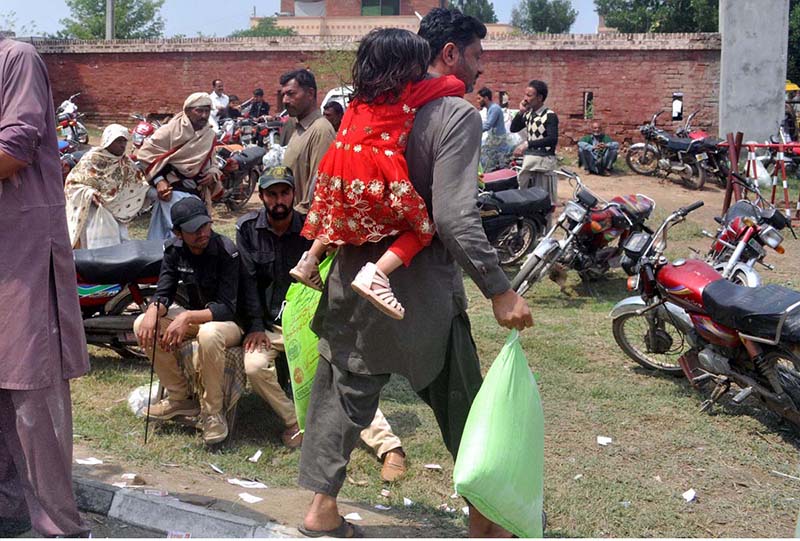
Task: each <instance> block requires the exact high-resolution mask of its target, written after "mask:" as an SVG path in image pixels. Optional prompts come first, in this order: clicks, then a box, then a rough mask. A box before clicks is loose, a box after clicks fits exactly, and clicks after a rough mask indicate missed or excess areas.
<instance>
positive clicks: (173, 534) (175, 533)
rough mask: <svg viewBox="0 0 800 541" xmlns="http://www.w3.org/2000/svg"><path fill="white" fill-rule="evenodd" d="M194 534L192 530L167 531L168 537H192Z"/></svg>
mask: <svg viewBox="0 0 800 541" xmlns="http://www.w3.org/2000/svg"><path fill="white" fill-rule="evenodd" d="M191 537H192V534H191V533H190V532H178V531H172V532H168V533H167V539H190V538H191Z"/></svg>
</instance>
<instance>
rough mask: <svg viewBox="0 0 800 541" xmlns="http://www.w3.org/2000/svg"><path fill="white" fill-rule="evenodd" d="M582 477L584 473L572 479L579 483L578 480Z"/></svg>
mask: <svg viewBox="0 0 800 541" xmlns="http://www.w3.org/2000/svg"><path fill="white" fill-rule="evenodd" d="M581 477H583V474H582V473H579V474H578V475H576V476H575V477H573V478H572V479H573V480H574V481H577V480H578V479H580V478H581Z"/></svg>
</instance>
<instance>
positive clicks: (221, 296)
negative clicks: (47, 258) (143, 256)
mask: <svg viewBox="0 0 800 541" xmlns="http://www.w3.org/2000/svg"><path fill="white" fill-rule="evenodd" d="M179 282H182V283H183V284H184V286H185V288H186V291H187V293H188V297H189V299H188V301H189V302H188V303H187V304H188V305H187V306H183V307H181V306H172V303H173V301H174V300H175V294H176V292H177V289H178V283H179ZM238 282H239V252H238V250H237V249H236V245H235V244H234V243H233V242H232V241H231V240H230V239H228V238H226V237H224V236H222V235H220V234H218V233H215V232H213V231H212V233H211V238H210V240H209V242H208V246H206V248H205V250H204V251H203V253H202V254H200V255H195V254H192V253H191V252H190V251H189V249H188V248H187V247H185V246H184V245H183V242H182V241H181V240H180V239H178V238H172V239H169V240H167V241H166V242H165V243H164V259H163V261H162V263H161V273H160V275H159V278H158V287H157V289H156V294H155V296H154V297H153V301H154V302H158V303H159V304H162V305H164V306H166V307H167V308H168V312H167V315H166V316H163V317H161V318H159V329H160V333H161V332H163V331H164V330H166V328H167V326H169V324H170V323H171V322H172V320H173V319H175V317H176V316H177V315H178V314H180V313H181V312H184V311H186V310H205V309H208V310H210V311H211V314H212V320H211V321H209V322H207V323H203V324H201V325H191V326H190V327H189V331H188V332H187V334H186V336H185V340H187V341H188V340H197V343H198V348H197V355H195V356H194V357H193V362H194V364H195V370H196V371H197V373H198V374H199V376H200V378H201V381H202V382H203V396H201V397H199V399H200V406H201V409H202V413H203V415H204V417H208V416H210V415H218V414H224V412H223V411H222V403H223V382H224V373H225V349H226V348H228V347H232V346H237V345H239V344H240V343H241V340H242V330H241V328H240V327H239V325H237V324H236V322H235V319H236V295H237V287H238ZM143 319H144V314H142V315H141V316H139V317H138V318H137V319H136V323H135V324H134V332H136V333H137V335H138V330H139V327H140V325H141V324H142V320H143ZM184 343H185V342H184ZM179 347H180V346H179ZM176 349H177V348H176ZM154 362H155V371H156V373H157V374H158V378H159V380H160V381H161V384H162V385H163V386H164V387H165V388H166V389H167V390H168V391H169V400H170V401H173V402H180V401H185V400H188V399H189V398H191V397H190V396H189V383H188V380H187V379H186V376H185V375H184V373H183V371H182V370H181V368H180V365H179V364H178V361H177V358H176V357H175V351H174V350H173V351H166V350H163V349H162V348H161V346H160V345H158V344H157V346H156V351H155V361H154Z"/></svg>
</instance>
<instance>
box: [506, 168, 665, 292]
mask: <svg viewBox="0 0 800 541" xmlns="http://www.w3.org/2000/svg"><path fill="white" fill-rule="evenodd" d="M557 173H558V174H559V175H561V176H564V177H567V178H568V179H570V180H574V181H575V183H576V187H575V192H574V196H573V199H572V200H571V201H567V203H566V205H565V206H564V210H563V212H562V213H561V215H560V216H559V217H558V219H557V220H556V223H555V224H553V226H552V227H551V228H550V230H549V231H548V232H547V234H546V235H545V236H544V237H543V238H542V239H541V240H540V241H539V244H538V245H537V246H536V248H535V249H534V250H533V252H531V254H530V255H529V256H528V258H527V259H526V260H525V263H524V264H523V265H522V268H521V269H520V270H519V272H518V273H517V275H516V276H515V277H514V279H513V280H512V281H511V287H512V289H514V290H515V291H516V292H517V293H518V294H520V295H524V294H525V292H527V291H528V289H529V288H530V287H531V286H533V285H534V284H536V283H537V282H538V281H539V280H541V279H542V278H543V277H544V276H546V275H547V274H548V272H550V271H551V269H552V270H553V271H554V272H556V271H561V270H565V269H574V270H576V271H578V273H579V274H580V276H581V278H582V279H583V280H592V279H596V278H599V277H601V276H602V275H603V274H604V273H605V272H606V271H607V270H608V269H609V268H611V266H612V265H615V264H616V263H617V261H618V260H619V257H620V255H621V253H622V246H623V245H624V243H625V241H626V240H627V239H628V237H629V236H630V235H631V234H632V233H639V232H641V231H649V229H648V228H647V226H646V225H645V221H646V220H647V219H648V218H649V217H650V214H651V213H652V212H653V209H654V208H655V206H656V204H655V201H653V200H652V199H650V198H649V197H647V196H646V195H641V194H636V195H626V196H617V197H614V198H613V199H611V201H608V202H606V201H602V200H601V199H600V198H599V197H598V196H596V195H595V194H593V193H592V192H591V191H590V190H589V189H588V188H587V187H586V186H584V184H583V182H581V179H580V177H579V176H578V175H576V174H575V173H572V172H570V171H567V170H565V169H562V170H561V171H558V172H557ZM601 203H602V205H601ZM559 232H560V234H561V237H562V238H560V239H557V238H556V234H557V233H559ZM617 239H618V240H619V241H618V242H617V243H616V244H615V245H612V243H613V242H614V241H615V240H617ZM560 276H561V277H562V278H563V272H562V273H560ZM554 281H556V282H557V283H558V282H560V281H563V280H556V279H555V278H554ZM559 285H561V287H562V290H563V288H564V286H563V283H560V284H559Z"/></svg>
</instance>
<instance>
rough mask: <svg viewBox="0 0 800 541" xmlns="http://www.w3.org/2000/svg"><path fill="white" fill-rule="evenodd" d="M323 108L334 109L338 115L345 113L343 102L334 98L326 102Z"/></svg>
mask: <svg viewBox="0 0 800 541" xmlns="http://www.w3.org/2000/svg"><path fill="white" fill-rule="evenodd" d="M322 109H323V110H324V109H333V111H334V112H335V113H336V114H337V115H343V114H344V107H342V104H341V103H339V102H338V101H334V100H331V101H329V102H328V103H326V104H325V105H324V106H323V107H322Z"/></svg>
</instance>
